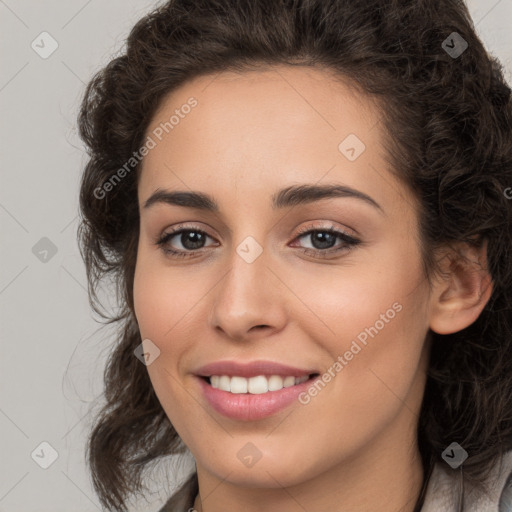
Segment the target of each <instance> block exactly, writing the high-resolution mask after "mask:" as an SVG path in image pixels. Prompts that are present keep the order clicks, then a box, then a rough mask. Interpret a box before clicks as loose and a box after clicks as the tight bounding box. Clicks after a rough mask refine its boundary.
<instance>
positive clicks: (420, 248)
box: [79, 0, 512, 512]
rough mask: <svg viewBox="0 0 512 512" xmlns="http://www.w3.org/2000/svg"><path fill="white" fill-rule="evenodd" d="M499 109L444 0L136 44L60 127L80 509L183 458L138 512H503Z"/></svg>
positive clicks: (284, 15)
mask: <svg viewBox="0 0 512 512" xmlns="http://www.w3.org/2000/svg"><path fill="white" fill-rule="evenodd" d="M510 92H511V91H510V88H509V87H508V85H507V84H506V82H505V80H504V78H503V74H502V70H501V66H500V64H499V62H498V61H497V60H496V59H495V58H492V57H490V56H489V54H488V53H487V52H486V50H485V49H484V47H483V45H482V43H481V41H480V40H479V38H478V37H477V35H476V34H475V31H474V27H473V25H472V21H471V18H470V16H469V14H468V11H467V8H466V6H465V5H464V4H463V3H462V1H457V0H445V1H432V0H410V1H398V0H395V1H389V0H386V1H384V0H363V1H360V2H351V1H349V0H279V1H276V0H272V1H270V0H266V1H264V0H255V1H251V2H235V1H232V0H197V1H194V2H189V1H187V0H174V1H170V2H168V3H166V4H165V5H162V6H161V7H159V8H157V9H155V11H154V12H152V13H151V14H149V15H148V16H146V17H144V18H143V19H142V20H140V21H139V22H138V23H137V25H136V26H135V27H134V28H133V30H132V32H131V34H130V36H129V38H128V44H127V49H126V52H125V53H124V54H123V55H121V56H119V57H117V58H115V59H114V60H112V62H110V63H109V64H108V65H107V66H106V67H105V68H104V69H103V70H101V71H100V72H99V73H98V74H97V75H96V76H95V77H94V79H93V80H92V81H91V82H90V84H89V85H88V87H87V90H86V93H85V97H84V100H83V104H82V109H81V113H80V119H79V126H80V133H81V136H82V138H83V140H84V141H85V143H86V144H87V145H88V147H89V152H90V160H89V162H88V164H87V166H86V168H85V171H84V175H83V180H82V185H81V195H80V205H81V210H82V216H83V219H82V224H81V227H80V233H79V235H80V247H81V251H82V255H83V257H84V261H85V263H86V266H87V272H88V277H89V285H90V292H91V302H92V304H93V306H94V307H95V309H96V311H98V312H100V313H102V311H101V309H100V304H99V303H98V300H97V295H96V290H97V288H98V286H99V285H100V284H101V280H102V278H104V277H106V275H107V274H111V275H112V277H113V278H114V280H115V283H116V286H117V290H118V292H119V298H120V300H121V303H122V304H121V305H122V310H121V313H120V314H119V315H118V316H117V317H113V318H110V319H109V321H112V322H118V324H119V326H120V331H119V338H118V340H117V345H116V347H115V349H114V351H113V353H112V355H111V357H110V360H109V364H108V367H107V369H106V374H105V398H106V404H105V406H104V409H103V410H102V413H101V414H100V415H99V416H98V418H97V422H96V425H95V428H94V430H93V431H92V433H91V435H90V439H89V445H88V455H89V463H90V467H91V472H92V477H93V482H94V485H95V488H96V491H97V492H98V495H99V497H100V499H101V502H102V504H103V505H104V506H105V507H107V508H108V509H109V510H126V507H127V500H128V497H129V496H130V495H131V494H135V493H138V492H140V491H141V489H142V482H143V476H144V470H146V469H147V468H148V467H149V465H150V463H155V462H157V461H158V460H160V459H161V458H163V457H164V456H168V455H173V454H180V453H184V452H185V451H186V450H189V451H190V452H191V453H192V455H193V457H194V461H195V471H194V472H193V474H192V475H190V477H189V478H188V480H186V481H185V482H184V484H183V486H182V487H181V489H180V490H179V491H178V492H177V493H175V494H174V495H173V496H171V497H170V499H169V501H168V502H167V503H166V505H165V506H164V507H163V508H162V509H161V510H162V512H163V511H186V510H192V509H195V510H198V511H203V512H218V511H226V510H229V511H238V510H244V511H247V512H250V511H256V510H258V511H259V510H266V511H274V510H275V511H277V510H279V511H281V512H282V511H290V512H291V511H295V510H310V511H315V512H323V511H327V510H329V511H333V510H340V511H346V510H350V511H369V510H379V511H381V512H397V511H401V512H419V511H423V512H429V511H434V510H435V511H452V510H453V511H455V510H465V511H475V512H476V511H478V512H481V511H493V512H498V511H499V512H503V511H505V510H506V511H508V510H510V509H511V504H510V478H509V475H510V474H511V473H512V452H511V450H512V398H511V397H512V393H511V391H512V357H511V356H512V335H511V333H512V296H511V294H512V259H511V258H510V254H511V250H512V201H511V200H510V196H511V194H510V193H509V191H510V187H511V186H512V106H511V101H510ZM102 314H103V316H105V317H107V315H106V314H105V313H102ZM507 478H509V480H508V483H507ZM163 484H164V482H162V485H163Z"/></svg>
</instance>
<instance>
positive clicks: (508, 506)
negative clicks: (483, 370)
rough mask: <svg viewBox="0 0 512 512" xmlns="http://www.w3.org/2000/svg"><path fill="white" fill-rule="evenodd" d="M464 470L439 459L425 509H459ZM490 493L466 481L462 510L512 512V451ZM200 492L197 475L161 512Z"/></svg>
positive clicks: (185, 508) (188, 506)
mask: <svg viewBox="0 0 512 512" xmlns="http://www.w3.org/2000/svg"><path fill="white" fill-rule="evenodd" d="M460 482H461V471H460V469H452V468H451V467H450V466H448V464H445V463H440V462H437V463H436V464H435V466H434V468H433V470H432V474H431V476H430V479H429V481H428V484H427V488H426V493H425V500H424V502H423V507H422V508H421V512H459V502H458V501H459V495H460V487H459V486H460ZM486 487H487V489H488V493H487V494H482V493H479V492H478V491H476V490H475V489H473V488H472V487H471V486H469V485H468V484H467V483H465V484H464V500H463V508H462V509H461V511H462V512H512V451H510V452H507V453H506V454H504V455H503V460H502V464H501V465H500V466H497V467H495V468H493V470H492V473H491V474H490V475H489V477H488V479H487V481H486ZM197 492H198V486H197V476H196V474H195V473H194V474H192V475H191V476H190V477H189V479H188V480H187V482H186V484H184V486H183V487H182V488H181V489H180V491H179V492H178V493H176V494H175V495H174V496H173V497H172V498H171V499H170V500H169V501H168V502H167V503H166V504H165V505H164V506H163V508H161V509H160V510H159V511H158V512H192V511H193V510H194V500H195V497H196V495H197Z"/></svg>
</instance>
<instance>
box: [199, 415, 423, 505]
mask: <svg viewBox="0 0 512 512" xmlns="http://www.w3.org/2000/svg"><path fill="white" fill-rule="evenodd" d="M404 414H409V416H411V414H410V411H408V412H404ZM411 430H412V431H413V432H415V429H411ZM402 433H403V432H402ZM393 434H396V433H393V432H387V433H386V435H385V436H384V439H381V441H382V442H381V443H380V445H379V446H376V445H371V446H367V447H366V448H365V450H364V453H362V454H358V455H357V457H356V456H352V457H351V458H349V459H348V460H344V461H342V462H341V463H339V464H337V465H336V466H334V467H330V469H329V470H328V471H326V472H324V473H323V474H320V475H317V476H315V478H313V479H311V480H308V481H305V482H304V481H303V482H300V483H297V485H293V486H288V487H286V488H285V487H282V486H279V485H278V482H276V484H277V485H276V486H275V487H273V488H249V487H245V486H244V487H242V486H237V485H235V484H232V483H231V482H230V481H229V476H227V478H226V479H224V480H222V479H220V480H219V479H218V478H215V477H214V476H213V475H211V474H209V473H208V472H206V471H204V468H201V467H199V466H198V468H197V469H198V481H199V495H198V496H197V497H196V500H195V502H194V508H195V510H196V511H197V512H224V511H226V510H229V511H230V512H242V511H243V512H262V511H266V512H278V511H279V512H297V511H298V510H315V512H349V511H350V512H367V511H368V510H379V512H415V507H416V503H417V501H418V498H419V495H420V492H421V489H422V486H423V478H424V471H423V464H422V461H421V457H420V453H419V450H418V447H417V442H416V437H415V436H413V435H411V436H410V439H403V438H402V439H401V440H400V441H401V442H400V443H398V444H397V443H396V442H390V437H391V438H393V437H394V436H393ZM395 441H396V438H395ZM379 447H380V448H379ZM390 447H391V448H390ZM412 447H414V448H412Z"/></svg>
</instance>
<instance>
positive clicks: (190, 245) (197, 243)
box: [181, 231, 204, 251]
mask: <svg viewBox="0 0 512 512" xmlns="http://www.w3.org/2000/svg"><path fill="white" fill-rule="evenodd" d="M181 243H182V244H183V247H185V248H186V249H190V250H192V251H193V250H195V249H199V248H200V247H201V243H204V239H203V235H202V234H201V233H198V232H197V231H187V232H184V233H182V234H181Z"/></svg>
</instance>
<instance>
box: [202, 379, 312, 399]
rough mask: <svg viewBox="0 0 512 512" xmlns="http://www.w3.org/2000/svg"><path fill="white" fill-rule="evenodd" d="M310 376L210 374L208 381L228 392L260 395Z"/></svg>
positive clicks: (296, 383)
mask: <svg viewBox="0 0 512 512" xmlns="http://www.w3.org/2000/svg"><path fill="white" fill-rule="evenodd" d="M310 377H311V375H304V376H302V377H293V376H285V377H283V376H281V375H270V376H268V377H267V376H265V375H257V376H256V377H251V378H245V377H240V376H233V377H230V376H229V375H212V376H211V377H209V379H208V381H209V384H210V385H211V386H212V387H213V388H215V389H220V390H222V391H228V392H229V393H233V394H242V393H249V394H252V395H260V394H263V393H269V392H274V391H279V390H280V389H283V388H289V387H291V386H296V385H298V384H302V383H303V382H306V381H307V380H308V379H309V378H310Z"/></svg>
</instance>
